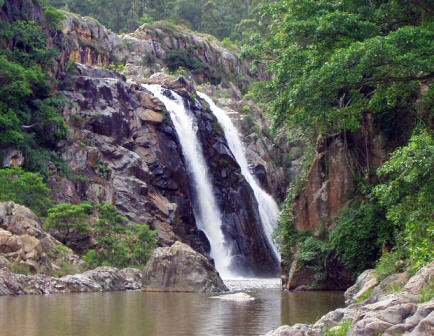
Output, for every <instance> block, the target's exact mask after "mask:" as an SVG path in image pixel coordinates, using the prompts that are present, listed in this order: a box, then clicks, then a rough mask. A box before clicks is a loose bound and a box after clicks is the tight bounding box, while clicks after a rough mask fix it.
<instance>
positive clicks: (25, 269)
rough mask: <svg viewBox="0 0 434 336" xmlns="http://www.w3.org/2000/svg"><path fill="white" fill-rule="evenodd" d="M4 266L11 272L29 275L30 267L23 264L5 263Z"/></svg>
mask: <svg viewBox="0 0 434 336" xmlns="http://www.w3.org/2000/svg"><path fill="white" fill-rule="evenodd" d="M6 267H7V268H9V270H10V271H11V272H12V273H16V274H24V275H30V274H31V273H32V271H31V269H30V267H29V266H28V265H25V264H12V263H10V264H6Z"/></svg>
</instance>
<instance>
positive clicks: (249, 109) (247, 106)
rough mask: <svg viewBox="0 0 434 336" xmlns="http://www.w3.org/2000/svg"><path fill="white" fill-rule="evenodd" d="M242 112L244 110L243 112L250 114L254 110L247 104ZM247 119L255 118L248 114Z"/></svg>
mask: <svg viewBox="0 0 434 336" xmlns="http://www.w3.org/2000/svg"><path fill="white" fill-rule="evenodd" d="M242 110H243V112H246V113H247V112H250V111H251V110H252V108H251V107H250V106H249V105H247V104H246V105H243V107H242ZM247 117H250V118H251V119H253V116H252V115H249V114H248V115H247V116H246V118H247Z"/></svg>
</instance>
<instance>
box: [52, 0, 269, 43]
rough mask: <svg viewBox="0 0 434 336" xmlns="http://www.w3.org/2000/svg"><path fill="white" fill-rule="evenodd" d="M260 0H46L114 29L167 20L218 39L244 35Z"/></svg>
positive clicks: (120, 29) (253, 22) (130, 28)
mask: <svg viewBox="0 0 434 336" xmlns="http://www.w3.org/2000/svg"><path fill="white" fill-rule="evenodd" d="M261 2H262V1H260V0H245V1H234V0H195V1H188V0H149V1H148V0H141V1H138V0H134V1H119V0H114V1H108V2H107V1H98V0H86V1H77V0H66V1H63V0H48V3H49V4H51V5H52V6H54V7H57V8H63V9H66V10H69V11H72V12H74V13H78V14H81V15H86V16H92V17H94V18H96V19H98V20H99V21H100V22H101V23H102V24H104V25H105V26H107V27H108V28H110V29H112V30H113V31H115V32H124V33H125V32H132V31H134V30H135V29H136V28H137V27H138V26H139V25H140V24H143V23H152V22H154V21H160V20H169V21H171V22H174V23H176V24H182V25H185V26H186V27H188V28H190V29H193V30H195V31H199V32H204V33H209V34H212V35H214V36H216V37H217V38H219V39H220V40H222V39H224V38H231V39H232V40H240V39H241V38H243V37H245V34H244V33H245V30H246V28H250V27H252V26H253V25H254V24H255V9H256V8H257V5H258V4H259V3H261Z"/></svg>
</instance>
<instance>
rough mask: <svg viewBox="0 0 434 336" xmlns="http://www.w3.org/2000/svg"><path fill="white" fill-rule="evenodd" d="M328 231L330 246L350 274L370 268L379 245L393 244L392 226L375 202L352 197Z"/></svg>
mask: <svg viewBox="0 0 434 336" xmlns="http://www.w3.org/2000/svg"><path fill="white" fill-rule="evenodd" d="M336 222H337V227H336V229H335V230H334V231H333V232H332V233H331V236H330V241H331V246H332V247H333V248H334V249H335V251H336V252H337V253H338V255H339V256H340V257H341V260H342V262H343V263H344V265H345V266H346V267H347V268H348V269H350V270H351V271H353V272H354V273H356V274H357V273H360V272H362V271H364V270H365V269H368V268H372V267H373V266H374V265H375V262H376V261H377V259H378V258H379V257H380V256H381V253H382V251H383V246H391V245H392V244H393V243H394V227H393V224H392V223H391V222H389V221H388V220H387V219H386V218H385V213H384V208H382V207H381V206H380V205H379V204H378V203H377V202H375V201H370V200H369V199H368V200H362V201H359V200H356V201H353V202H352V203H351V204H350V205H349V206H347V207H346V208H344V209H343V210H342V211H341V213H340V216H339V217H338V218H337V219H336Z"/></svg>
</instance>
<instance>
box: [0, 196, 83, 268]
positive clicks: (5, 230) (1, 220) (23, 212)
mask: <svg viewBox="0 0 434 336" xmlns="http://www.w3.org/2000/svg"><path fill="white" fill-rule="evenodd" d="M61 246H63V245H62V244H61V243H60V242H59V241H57V240H56V239H55V238H53V237H52V236H51V235H50V234H48V233H46V232H45V231H44V229H43V228H42V225H41V222H40V220H39V218H38V217H37V216H36V215H35V214H34V213H33V212H32V211H31V210H30V209H29V208H27V207H25V206H22V205H19V204H16V203H14V202H0V257H2V259H3V260H4V262H2V264H3V265H5V266H7V267H14V266H18V267H19V269H22V270H24V269H27V270H28V271H30V272H37V273H46V274H50V273H52V271H53V270H58V269H60V268H61V265H65V264H70V265H72V266H73V267H74V268H75V269H77V270H80V269H82V268H84V267H85V263H84V262H83V261H82V260H81V259H80V258H79V257H78V256H77V255H75V254H74V253H72V251H71V250H68V249H67V248H66V247H65V248H63V249H62V248H61Z"/></svg>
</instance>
